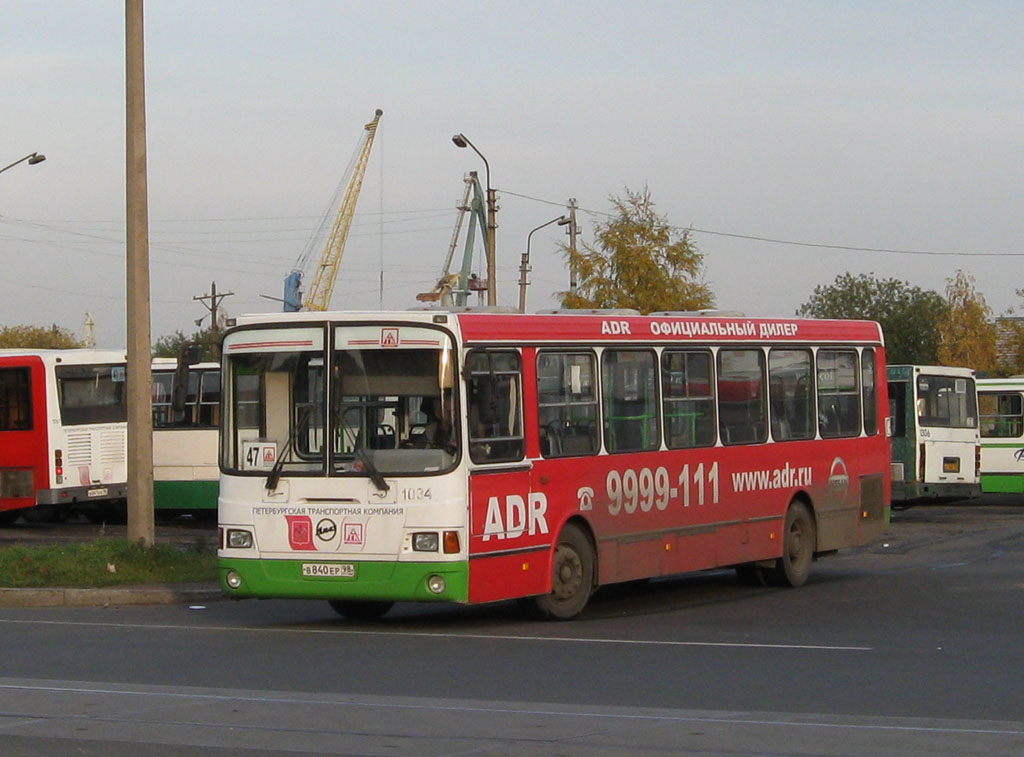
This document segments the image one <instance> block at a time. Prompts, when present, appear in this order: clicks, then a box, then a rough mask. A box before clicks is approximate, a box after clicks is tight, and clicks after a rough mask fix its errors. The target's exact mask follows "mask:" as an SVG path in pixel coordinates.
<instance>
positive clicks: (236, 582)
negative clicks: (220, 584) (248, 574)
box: [224, 570, 242, 589]
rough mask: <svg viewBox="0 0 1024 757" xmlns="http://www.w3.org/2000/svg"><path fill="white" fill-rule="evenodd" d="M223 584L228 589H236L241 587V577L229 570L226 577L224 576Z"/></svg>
mask: <svg viewBox="0 0 1024 757" xmlns="http://www.w3.org/2000/svg"><path fill="white" fill-rule="evenodd" d="M224 583H226V584H227V585H228V588H229V589H237V588H238V587H239V586H241V585H242V577H241V576H240V575H238V573H236V572H235V571H233V570H229V571H228V572H227V575H226V576H224Z"/></svg>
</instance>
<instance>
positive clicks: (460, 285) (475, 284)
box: [416, 171, 487, 307]
mask: <svg viewBox="0 0 1024 757" xmlns="http://www.w3.org/2000/svg"><path fill="white" fill-rule="evenodd" d="M464 181H465V182H466V190H465V193H464V194H463V196H462V202H461V203H460V204H459V205H458V206H457V208H458V210H459V215H458V216H457V217H456V219H455V230H454V231H453V232H452V241H451V244H450V245H449V246H448V255H447V257H445V261H444V267H443V268H442V269H441V277H440V278H439V279H438V280H437V283H436V284H434V288H433V289H431V290H430V291H429V292H421V293H420V294H417V295H416V299H417V300H419V301H420V302H438V303H440V304H441V305H457V306H458V307H465V305H466V301H467V300H468V299H469V293H470V292H485V291H487V281H486V280H484V279H480V278H478V277H477V276H476V274H473V273H471V272H470V269H471V268H472V265H473V238H474V237H475V236H476V228H477V224H478V223H479V224H480V228H481V229H486V228H487V216H486V211H485V210H484V208H485V203H484V193H483V190H482V189H481V188H480V180H479V179H478V178H477V175H476V171H470V173H469V176H467V177H465V178H464ZM471 195H472V202H471V201H470V196H471ZM466 213H469V230H468V231H467V232H466V245H465V248H464V250H463V253H462V268H461V269H460V270H459V272H458V273H451V266H452V259H453V258H454V257H455V248H456V247H457V246H458V243H459V234H460V233H461V231H462V221H463V218H464V217H465V215H466ZM481 241H482V242H483V245H484V252H485V253H486V251H487V235H486V234H483V233H481ZM453 295H454V297H453Z"/></svg>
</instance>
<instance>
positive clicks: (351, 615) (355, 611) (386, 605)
mask: <svg viewBox="0 0 1024 757" xmlns="http://www.w3.org/2000/svg"><path fill="white" fill-rule="evenodd" d="M327 604H329V605H330V606H331V609H332V610H334V611H335V612H336V613H338V615H341V616H342V617H344V618H348V619H349V620H376V619H377V618H382V617H384V616H385V615H386V614H387V612H388V610H390V609H391V608H392V607H394V606H395V603H394V602H385V601H382V600H372V599H330V600H328V601H327Z"/></svg>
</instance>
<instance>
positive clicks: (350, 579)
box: [219, 311, 891, 618]
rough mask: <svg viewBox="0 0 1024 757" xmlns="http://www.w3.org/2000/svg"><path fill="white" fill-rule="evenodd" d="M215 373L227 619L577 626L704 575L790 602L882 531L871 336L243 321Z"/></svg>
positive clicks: (625, 326) (879, 390) (883, 490)
mask: <svg viewBox="0 0 1024 757" xmlns="http://www.w3.org/2000/svg"><path fill="white" fill-rule="evenodd" d="M223 356H224V357H223V372H224V373H223V377H224V380H223V385H222V402H223V405H222V414H223V425H222V440H221V460H220V465H221V479H220V498H219V520H220V529H221V544H220V550H219V558H220V566H221V577H222V585H223V590H224V592H225V593H226V594H227V595H228V596H231V597H307V598H311V599H326V600H328V601H330V603H331V605H332V607H334V608H335V609H336V610H337V611H338V612H340V613H342V614H343V615H347V616H350V617H372V616H378V615H381V614H383V613H384V612H386V611H387V610H388V609H389V608H390V607H391V605H392V604H393V603H394V602H396V601H454V602H461V603H475V602H493V601H498V600H505V599H511V598H530V599H531V601H532V602H533V604H535V605H536V607H537V609H539V611H540V612H541V613H542V614H544V615H546V616H549V617H554V618H571V617H573V616H575V615H577V614H578V613H579V612H580V611H581V610H582V609H583V607H584V606H585V605H586V603H587V601H588V599H589V597H590V595H591V593H592V592H593V590H594V589H595V588H596V587H597V586H600V585H604V584H611V583H616V582H622V581H631V580H635V579H643V578H650V577H654V576H664V575H672V574H678V573H682V572H686V571H695V570H702V569H707V568H716V567H722V566H735V567H736V569H737V572H738V573H739V575H740V576H741V578H744V579H750V580H757V581H762V580H766V581H771V582H774V583H778V584H784V585H789V586H799V585H801V584H803V583H804V582H805V581H806V580H807V578H808V574H809V572H810V569H811V564H812V562H813V560H814V559H815V558H816V557H819V556H821V555H825V554H829V553H832V552H834V551H836V550H838V549H840V548H843V547H850V546H854V545H860V544H864V543H866V542H868V541H870V540H872V539H874V538H876V537H877V536H878V535H879V534H880V533H881V532H882V531H883V529H884V528H885V526H886V524H887V522H888V515H889V496H890V486H891V479H890V445H889V440H888V438H887V436H886V428H887V422H888V419H887V408H888V404H887V395H886V367H885V354H884V345H883V339H882V332H881V329H880V327H879V326H878V324H876V323H873V322H865V321H819V320H804V319H753V318H743V317H710V316H702V315H687V314H663V315H650V316H640V315H636V314H621V313H602V312H595V313H587V314H584V313H573V314H568V313H557V314H546V315H520V314H502V313H494V312H439V311H411V312H401V313H340V312H339V313H289V314H273V315H263V316H249V317H244V318H241V319H239V320H238V323H237V324H236V325H235V327H234V328H232V329H231V330H229V331H228V332H227V333H226V335H225V337H224V343H223Z"/></svg>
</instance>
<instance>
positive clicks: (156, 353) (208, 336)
mask: <svg viewBox="0 0 1024 757" xmlns="http://www.w3.org/2000/svg"><path fill="white" fill-rule="evenodd" d="M191 344H198V345H200V346H201V347H202V349H203V355H202V360H204V361H210V360H216V357H215V354H216V353H215V350H214V344H213V335H212V332H211V331H210V329H199V330H198V331H196V332H194V333H193V334H192V336H187V335H186V334H185V332H183V331H182V330H181V329H178V330H177V331H175V332H174V333H173V334H168V335H165V336H162V337H160V338H159V339H157V340H156V342H154V344H153V357H173V358H176V357H178V356H179V355H180V354H181V351H182V349H183V348H185V347H188V346H189V345H191Z"/></svg>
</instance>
